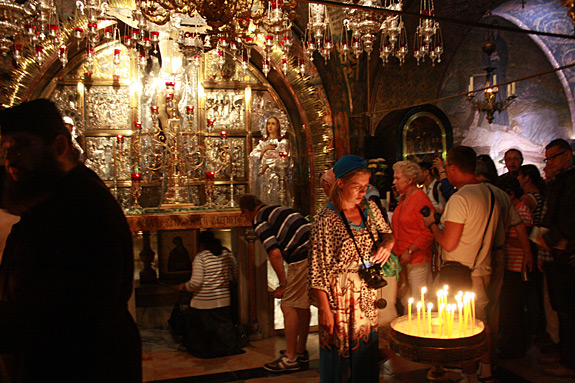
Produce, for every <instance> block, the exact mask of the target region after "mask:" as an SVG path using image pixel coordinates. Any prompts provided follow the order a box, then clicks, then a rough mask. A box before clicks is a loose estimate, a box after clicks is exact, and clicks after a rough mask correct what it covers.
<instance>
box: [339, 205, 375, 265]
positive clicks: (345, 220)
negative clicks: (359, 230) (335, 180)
mask: <svg viewBox="0 0 575 383" xmlns="http://www.w3.org/2000/svg"><path fill="white" fill-rule="evenodd" d="M356 207H357V210H358V211H359V216H360V217H361V221H362V222H363V225H364V226H365V230H367V232H368V233H369V236H370V237H371V240H372V241H373V243H376V242H375V238H374V237H373V233H372V232H371V230H369V227H368V226H367V221H366V220H365V218H364V216H363V212H362V211H361V209H360V208H359V206H357V205H356ZM339 216H340V217H341V219H342V221H343V224H344V225H345V229H346V230H347V234H349V236H350V237H351V240H352V241H353V244H354V246H355V250H357V254H358V255H359V258H360V259H361V263H362V264H363V267H365V268H366V269H367V266H366V265H365V261H364V259H363V256H362V255H361V251H359V246H358V245H357V242H356V241H355V237H354V235H353V231H352V230H351V226H350V225H349V221H348V220H347V217H346V216H345V213H344V212H343V210H342V211H340V212H339Z"/></svg>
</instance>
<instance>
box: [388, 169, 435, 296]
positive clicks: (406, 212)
mask: <svg viewBox="0 0 575 383" xmlns="http://www.w3.org/2000/svg"><path fill="white" fill-rule="evenodd" d="M420 174H421V169H420V168H419V165H417V164H416V163H415V162H412V161H399V162H396V163H395V164H394V165H393V186H394V187H395V190H396V191H397V192H398V193H399V194H401V197H400V198H399V204H398V205H397V207H396V208H395V210H394V212H393V216H392V219H391V223H392V227H393V237H394V238H395V245H394V246H393V252H394V253H395V255H397V256H398V257H399V261H400V262H401V264H402V266H406V269H407V282H408V285H409V290H410V292H408V294H406V295H405V296H404V297H403V298H402V302H403V305H404V307H406V306H407V300H408V299H409V297H412V296H415V295H416V294H419V293H420V292H421V288H422V287H424V286H426V287H430V286H431V282H432V276H431V246H432V245H433V239H434V238H433V234H432V233H431V232H430V231H429V229H427V228H426V227H425V226H424V225H423V221H422V220H421V213H420V210H421V209H422V208H423V207H424V206H427V207H429V209H430V211H431V214H434V213H435V209H434V208H433V204H432V202H431V200H430V199H429V197H428V196H427V194H425V192H424V191H423V190H421V189H420V188H419V187H418V186H417V181H418V180H419V176H420Z"/></svg>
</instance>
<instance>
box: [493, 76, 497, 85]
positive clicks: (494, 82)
mask: <svg viewBox="0 0 575 383" xmlns="http://www.w3.org/2000/svg"><path fill="white" fill-rule="evenodd" d="M495 85H497V75H496V74H494V75H493V86H495Z"/></svg>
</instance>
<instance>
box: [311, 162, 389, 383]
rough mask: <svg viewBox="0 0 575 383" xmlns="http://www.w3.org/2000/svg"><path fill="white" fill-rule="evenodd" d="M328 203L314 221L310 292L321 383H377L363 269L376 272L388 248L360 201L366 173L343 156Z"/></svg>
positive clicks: (374, 216) (372, 298) (371, 293)
mask: <svg viewBox="0 0 575 383" xmlns="http://www.w3.org/2000/svg"><path fill="white" fill-rule="evenodd" d="M333 171H334V173H335V178H336V180H335V184H334V185H333V186H332V188H331V192H330V202H328V204H327V206H326V207H324V208H323V209H322V210H321V211H320V212H319V213H318V214H317V215H316V217H315V218H314V223H313V227H312V238H311V240H310V243H311V244H312V249H311V252H310V266H309V276H310V287H311V289H312V294H313V298H315V299H316V301H317V302H316V303H317V306H318V309H319V331H320V374H321V381H322V382H330V383H339V382H378V381H379V366H378V333H377V328H378V323H377V321H378V312H377V307H376V301H377V296H376V288H375V287H374V285H373V283H372V282H371V281H370V280H369V278H366V276H365V272H364V271H363V270H364V269H366V268H368V267H369V266H370V265H372V264H378V265H376V267H375V268H374V269H375V270H379V271H381V265H382V264H384V263H385V262H387V260H388V259H389V257H390V253H391V249H392V247H393V236H392V235H391V234H390V233H391V229H390V227H389V225H387V223H386V222H385V220H384V219H383V216H382V215H381V212H380V210H379V209H378V208H377V206H376V205H375V203H374V202H372V201H368V202H365V199H364V196H365V193H366V191H367V189H368V186H369V177H370V172H369V170H368V169H367V164H366V162H365V159H363V158H362V157H358V156H354V155H347V156H344V157H342V158H341V159H340V160H339V161H338V162H337V163H336V164H335V166H334V167H333Z"/></svg>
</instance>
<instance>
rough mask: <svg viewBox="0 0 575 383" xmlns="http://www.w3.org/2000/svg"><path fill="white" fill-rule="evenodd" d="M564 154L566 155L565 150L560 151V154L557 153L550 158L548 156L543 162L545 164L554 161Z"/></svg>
mask: <svg viewBox="0 0 575 383" xmlns="http://www.w3.org/2000/svg"><path fill="white" fill-rule="evenodd" d="M564 153H567V150H564V151H562V152H561V153H557V154H554V155H552V156H549V157H547V158H545V159H544V160H543V162H545V163H547V162H549V161H554V160H555V158H557V157H559V156H560V155H561V154H564Z"/></svg>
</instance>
